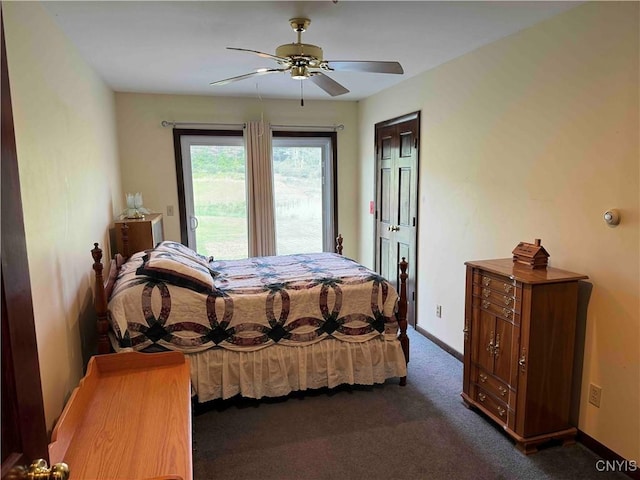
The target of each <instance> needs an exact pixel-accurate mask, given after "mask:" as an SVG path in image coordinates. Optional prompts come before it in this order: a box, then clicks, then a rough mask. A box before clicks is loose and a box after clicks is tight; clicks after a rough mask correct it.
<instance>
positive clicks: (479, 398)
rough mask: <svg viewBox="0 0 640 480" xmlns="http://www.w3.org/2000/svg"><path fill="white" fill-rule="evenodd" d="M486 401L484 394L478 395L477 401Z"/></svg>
mask: <svg viewBox="0 0 640 480" xmlns="http://www.w3.org/2000/svg"><path fill="white" fill-rule="evenodd" d="M486 399H487V396H486V395H485V394H484V393H482V392H480V393H478V400H480V401H481V402H484V401H485V400H486Z"/></svg>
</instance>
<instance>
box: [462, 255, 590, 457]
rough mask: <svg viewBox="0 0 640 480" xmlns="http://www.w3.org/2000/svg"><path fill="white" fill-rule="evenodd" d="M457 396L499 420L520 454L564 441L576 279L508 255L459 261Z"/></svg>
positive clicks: (569, 437) (570, 429)
mask: <svg viewBox="0 0 640 480" xmlns="http://www.w3.org/2000/svg"><path fill="white" fill-rule="evenodd" d="M465 265H466V294H465V320H464V375H463V392H462V399H463V401H464V402H465V404H466V405H467V406H469V407H473V408H477V409H478V410H480V411H482V412H483V413H485V414H486V416H487V417H488V418H489V419H490V420H492V421H494V422H496V423H497V424H499V425H500V426H502V427H503V428H504V430H505V432H506V433H507V434H508V435H510V436H511V437H512V438H513V439H514V440H515V442H516V446H517V447H518V448H519V449H520V450H521V451H523V452H524V453H526V454H529V453H533V452H535V451H537V448H538V446H539V445H541V444H543V443H546V442H548V441H549V440H552V439H557V440H561V441H563V443H564V444H570V443H573V442H574V441H575V435H576V433H577V430H576V428H575V427H574V426H572V425H571V424H570V421H569V414H570V412H569V410H570V403H571V385H572V374H573V356H574V355H573V353H574V343H575V330H576V314H577V308H578V282H579V280H583V279H586V278H588V277H587V276H586V275H581V274H578V273H573V272H567V271H564V270H560V269H557V268H552V267H547V268H538V269H531V268H529V267H526V266H522V265H520V264H515V263H514V262H513V260H512V259H511V258H505V259H497V260H481V261H470V262H465Z"/></svg>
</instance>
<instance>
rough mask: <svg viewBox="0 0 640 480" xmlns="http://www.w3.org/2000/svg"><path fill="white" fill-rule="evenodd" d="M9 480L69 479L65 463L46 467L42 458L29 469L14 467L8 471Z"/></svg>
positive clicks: (67, 467)
mask: <svg viewBox="0 0 640 480" xmlns="http://www.w3.org/2000/svg"><path fill="white" fill-rule="evenodd" d="M7 478H8V479H9V480H67V479H68V478H69V466H68V465H67V464H66V463H56V464H55V465H51V468H49V466H48V465H47V461H46V460H43V459H42V458H40V459H38V460H35V461H34V462H33V463H32V464H31V465H29V468H25V467H22V466H21V467H14V468H12V469H11V471H9V473H8V476H7Z"/></svg>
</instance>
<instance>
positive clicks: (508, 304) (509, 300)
mask: <svg viewBox="0 0 640 480" xmlns="http://www.w3.org/2000/svg"><path fill="white" fill-rule="evenodd" d="M511 302H513V297H504V304H505V305H506V306H507V307H508V306H510V305H511Z"/></svg>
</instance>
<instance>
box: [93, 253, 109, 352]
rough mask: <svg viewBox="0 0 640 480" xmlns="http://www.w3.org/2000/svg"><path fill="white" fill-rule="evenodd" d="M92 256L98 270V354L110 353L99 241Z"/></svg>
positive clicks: (95, 301) (96, 289)
mask: <svg viewBox="0 0 640 480" xmlns="http://www.w3.org/2000/svg"><path fill="white" fill-rule="evenodd" d="M93 247H94V248H93V249H92V250H91V256H92V257H93V270H94V271H95V272H96V288H95V299H94V305H95V309H96V313H97V315H98V354H99V355H102V354H104V353H109V352H110V351H111V345H110V344H109V335H108V331H109V320H108V319H107V315H108V313H107V312H108V310H107V298H106V296H105V293H104V279H103V278H102V268H103V267H102V249H101V248H99V247H98V244H97V243H94V244H93Z"/></svg>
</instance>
